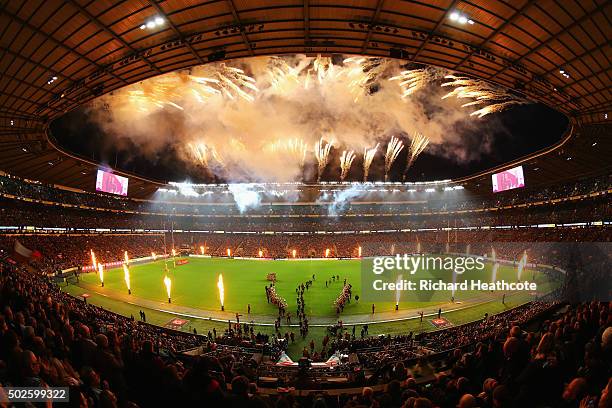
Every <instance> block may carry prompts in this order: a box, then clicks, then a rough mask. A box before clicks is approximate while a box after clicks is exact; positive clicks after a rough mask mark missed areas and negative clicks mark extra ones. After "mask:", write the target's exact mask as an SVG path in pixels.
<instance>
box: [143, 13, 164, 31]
mask: <svg viewBox="0 0 612 408" xmlns="http://www.w3.org/2000/svg"><path fill="white" fill-rule="evenodd" d="M163 24H164V19H163V18H161V17H159V16H157V17H155V18H153V19H151V20H149V21H147V22H146V23H143V24H141V25H140V29H141V30H144V29H145V28H148V29H150V30H152V29H154V28H155V27H159V26H162V25H163Z"/></svg>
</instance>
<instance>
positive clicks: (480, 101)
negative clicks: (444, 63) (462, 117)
mask: <svg viewBox="0 0 612 408" xmlns="http://www.w3.org/2000/svg"><path fill="white" fill-rule="evenodd" d="M444 78H445V79H449V80H450V81H448V82H445V83H443V84H442V85H441V86H442V87H447V86H453V87H455V88H454V89H453V90H452V91H450V92H449V93H447V94H446V95H444V96H443V97H442V99H446V98H449V97H451V96H455V97H457V98H459V99H462V98H470V99H473V101H471V102H467V103H464V104H463V105H461V107H462V108H463V107H468V106H475V105H485V106H483V107H482V108H480V109H478V110H475V111H473V112H472V113H470V116H478V117H479V118H482V117H483V116H485V115H488V114H489V113H494V112H501V111H502V110H504V109H506V108H508V107H510V106H514V105H523V104H526V103H529V101H528V100H527V99H524V98H519V97H517V96H515V95H513V94H511V93H510V92H508V91H506V90H504V89H502V88H499V87H496V86H494V85H492V84H489V83H487V82H485V81H481V80H477V79H471V78H467V77H459V76H455V75H447V76H445V77H444Z"/></svg>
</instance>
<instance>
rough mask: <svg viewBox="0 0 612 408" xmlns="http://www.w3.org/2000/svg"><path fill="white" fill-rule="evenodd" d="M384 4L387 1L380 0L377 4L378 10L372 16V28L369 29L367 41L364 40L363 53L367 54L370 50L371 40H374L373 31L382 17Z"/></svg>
mask: <svg viewBox="0 0 612 408" xmlns="http://www.w3.org/2000/svg"><path fill="white" fill-rule="evenodd" d="M384 2H385V0H378V1H377V2H376V10H374V14H373V15H372V19H371V20H370V27H369V28H368V33H367V34H366V38H365V40H363V45H362V46H361V52H362V53H364V52H366V50H367V49H368V44H369V43H370V38H372V31H374V25H375V24H376V22H377V21H378V16H379V15H380V10H381V9H382V6H383V3H384Z"/></svg>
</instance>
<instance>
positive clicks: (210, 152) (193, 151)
mask: <svg viewBox="0 0 612 408" xmlns="http://www.w3.org/2000/svg"><path fill="white" fill-rule="evenodd" d="M232 140H234V142H233V143H234V146H239V144H240V141H238V140H236V139H232ZM232 140H230V143H232ZM242 147H244V145H242ZM186 149H187V152H189V155H190V156H191V158H192V160H193V161H195V162H196V163H198V164H200V165H201V166H203V167H205V168H209V162H210V159H211V158H212V159H214V161H215V163H216V164H217V165H218V166H224V162H223V158H222V157H221V155H220V154H219V152H218V151H217V149H216V148H215V147H214V146H209V145H207V144H206V143H204V142H201V141H198V142H190V143H187V145H186Z"/></svg>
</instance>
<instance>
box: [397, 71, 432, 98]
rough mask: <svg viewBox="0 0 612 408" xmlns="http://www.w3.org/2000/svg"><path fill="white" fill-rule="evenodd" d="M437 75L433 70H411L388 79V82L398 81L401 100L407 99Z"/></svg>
mask: <svg viewBox="0 0 612 408" xmlns="http://www.w3.org/2000/svg"><path fill="white" fill-rule="evenodd" d="M437 74H438V71H437V70H435V69H433V68H421V69H412V70H408V71H402V72H400V74H399V75H396V76H394V77H391V78H389V81H399V86H400V88H401V89H402V98H407V97H409V96H410V95H412V94H413V93H415V92H416V91H418V90H419V89H422V88H423V87H425V86H426V85H427V84H428V83H430V82H431V81H433V80H434V79H436V76H437Z"/></svg>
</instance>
